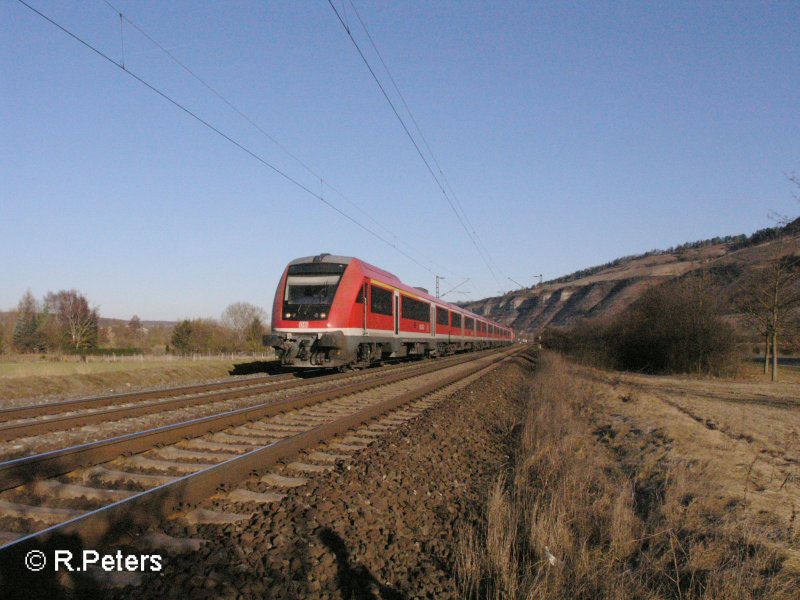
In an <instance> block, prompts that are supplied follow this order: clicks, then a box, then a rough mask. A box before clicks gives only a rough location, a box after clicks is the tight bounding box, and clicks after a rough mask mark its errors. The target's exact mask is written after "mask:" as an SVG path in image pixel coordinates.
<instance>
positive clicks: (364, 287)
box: [359, 279, 369, 336]
mask: <svg viewBox="0 0 800 600" xmlns="http://www.w3.org/2000/svg"><path fill="white" fill-rule="evenodd" d="M368 289H369V286H368V285H367V280H366V279H364V281H363V282H362V283H361V291H360V292H359V294H360V295H361V308H363V309H364V335H365V336H367V335H369V331H368V327H367V312H368V310H367V306H368V305H369V295H368V294H367V290H368Z"/></svg>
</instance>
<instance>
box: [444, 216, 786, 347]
mask: <svg viewBox="0 0 800 600" xmlns="http://www.w3.org/2000/svg"><path fill="white" fill-rule="evenodd" d="M781 233H786V234H787V235H789V236H790V237H792V238H794V239H798V238H800V219H796V220H795V221H793V222H791V223H790V224H788V225H786V226H785V227H783V228H781V227H773V228H768V229H762V230H759V231H757V232H755V233H754V234H752V235H750V236H745V235H737V236H727V237H724V238H713V239H710V240H702V241H697V242H690V243H687V244H682V245H680V246H676V247H674V248H670V249H668V250H651V251H650V252H646V253H644V254H639V255H636V256H627V257H623V258H619V259H616V260H614V261H611V262H609V263H606V264H604V265H598V266H595V267H590V268H587V269H583V270H581V271H576V272H575V273H571V274H569V275H565V276H563V277H559V278H557V279H553V280H551V281H547V282H545V283H543V284H541V285H537V286H534V287H531V288H526V289H522V290H518V291H515V292H510V293H508V294H505V295H503V296H496V297H492V298H486V299H484V300H478V301H475V302H464V303H459V304H460V305H461V306H464V307H465V308H467V309H468V310H471V311H473V312H475V313H477V314H480V315H485V316H488V317H490V318H493V319H495V320H496V321H499V322H501V323H504V324H506V325H510V326H511V327H513V328H514V329H516V330H517V331H518V332H527V333H534V334H536V333H540V332H541V331H543V330H544V328H545V327H547V326H551V325H553V326H566V325H570V324H572V323H574V322H575V321H576V320H578V319H584V318H594V317H603V316H609V315H613V314H616V313H618V312H619V311H621V310H622V309H623V308H625V307H626V306H628V305H629V304H630V303H631V302H633V301H634V300H636V298H638V297H639V296H640V295H641V294H642V293H643V292H644V291H645V290H647V289H649V288H651V287H653V286H657V285H661V284H662V283H664V282H666V281H669V280H671V279H675V278H678V277H682V276H685V275H687V274H688V273H691V272H693V271H700V270H705V271H707V273H709V274H710V276H711V281H712V285H717V286H719V287H720V293H725V294H726V295H728V296H730V295H731V294H730V292H731V289H732V288H733V287H735V285H736V280H737V279H738V278H740V277H742V276H743V275H744V274H746V273H747V272H748V271H749V270H751V269H757V268H759V267H760V266H763V265H764V264H765V263H766V262H767V261H768V260H769V259H770V258H771V257H772V256H773V253H774V248H775V246H774V243H775V240H777V239H778V237H779V236H780V234H781ZM723 288H726V289H723Z"/></svg>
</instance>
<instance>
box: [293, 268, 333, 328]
mask: <svg viewBox="0 0 800 600" xmlns="http://www.w3.org/2000/svg"><path fill="white" fill-rule="evenodd" d="M346 266H347V265H338V264H331V263H322V264H300V265H292V266H291V267H289V273H288V275H287V277H286V289H285V291H284V296H283V318H284V319H290V320H304V321H305V320H309V321H310V320H321V319H326V318H327V317H328V312H329V311H330V308H331V305H332V304H333V298H334V296H335V295H336V289H337V288H338V287H339V281H340V280H341V279H342V273H343V272H344V269H345V267H346Z"/></svg>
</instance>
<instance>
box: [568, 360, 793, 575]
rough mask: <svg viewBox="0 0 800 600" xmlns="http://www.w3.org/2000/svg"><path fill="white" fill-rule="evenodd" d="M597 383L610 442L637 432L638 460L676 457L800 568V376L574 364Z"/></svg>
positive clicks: (790, 564) (789, 567) (788, 563)
mask: <svg viewBox="0 0 800 600" xmlns="http://www.w3.org/2000/svg"><path fill="white" fill-rule="evenodd" d="M574 375H575V376H577V377H580V378H585V379H586V380H588V381H590V382H591V383H592V384H593V385H594V386H596V390H595V392H596V397H597V398H598V399H599V401H598V404H599V408H600V409H601V410H600V412H599V415H600V416H598V417H596V418H597V419H600V420H602V419H605V420H606V422H605V423H598V425H600V427H601V428H604V437H605V438H606V441H608V442H609V443H610V445H611V446H612V447H613V446H614V445H621V444H623V443H624V440H628V441H630V440H631V439H632V438H636V439H638V440H639V442H640V447H641V448H640V449H641V452H640V456H641V460H642V461H645V460H650V461H665V460H666V461H669V462H672V463H675V462H676V461H677V462H681V463H682V464H685V465H688V466H689V467H690V468H691V469H692V471H691V472H692V473H693V476H694V477H697V478H700V479H701V480H702V481H703V482H704V486H705V489H706V490H707V494H708V495H709V496H713V497H715V498H716V499H717V501H718V504H719V505H720V506H737V507H738V508H741V509H743V510H744V514H745V515H747V519H748V520H749V521H750V522H749V523H748V526H749V528H750V531H751V532H752V533H753V534H754V535H755V536H756V537H758V538H759V539H760V540H761V541H763V542H764V543H766V544H772V545H774V546H775V547H777V548H779V549H780V551H781V552H782V553H785V555H786V556H788V559H787V560H786V561H785V562H784V563H783V568H784V569H787V570H789V571H791V572H793V573H800V523H798V511H800V384H798V383H792V382H784V383H781V382H778V383H774V384H773V383H768V382H763V381H734V380H725V379H710V378H708V379H706V378H703V379H701V378H688V377H686V378H683V377H664V376H647V375H639V374H630V373H617V372H614V373H610V372H606V371H599V370H595V369H588V368H582V367H574Z"/></svg>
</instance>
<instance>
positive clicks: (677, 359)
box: [543, 276, 735, 375]
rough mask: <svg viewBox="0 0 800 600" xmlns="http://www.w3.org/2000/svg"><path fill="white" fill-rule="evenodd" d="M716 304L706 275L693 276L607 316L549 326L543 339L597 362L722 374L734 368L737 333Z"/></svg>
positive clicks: (659, 370) (636, 368)
mask: <svg viewBox="0 0 800 600" xmlns="http://www.w3.org/2000/svg"><path fill="white" fill-rule="evenodd" d="M718 309H719V307H718V302H717V299H716V298H715V297H714V296H713V295H712V293H711V292H710V291H709V289H708V288H707V287H706V285H705V280H704V279H703V278H702V277H698V276H694V277H689V278H686V279H683V280H678V281H674V282H669V283H665V284H662V285H660V286H658V287H654V288H651V289H650V290H648V291H647V292H645V293H644V294H643V295H642V296H641V297H640V298H639V299H638V300H637V301H636V302H634V303H633V304H631V305H630V306H629V307H628V308H626V309H625V310H624V311H622V312H621V313H620V314H619V315H618V316H617V317H616V318H614V319H613V320H611V321H583V322H581V323H578V324H576V325H574V326H573V327H572V328H570V329H569V330H549V331H547V332H546V333H545V335H544V336H543V342H544V344H545V346H546V347H549V348H552V349H555V350H559V351H561V352H565V353H567V354H570V355H572V356H575V357H576V358H578V359H580V360H582V361H584V362H589V363H591V364H594V365H597V366H608V367H615V368H619V369H624V370H631V371H643V372H646V373H709V374H714V375H723V374H727V373H728V372H730V370H731V369H732V368H733V367H732V365H733V364H734V361H733V360H732V359H733V354H734V350H735V337H734V331H733V328H732V327H731V325H730V324H728V323H727V322H726V321H724V320H723V319H722V318H721V317H720V316H719V310H718Z"/></svg>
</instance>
